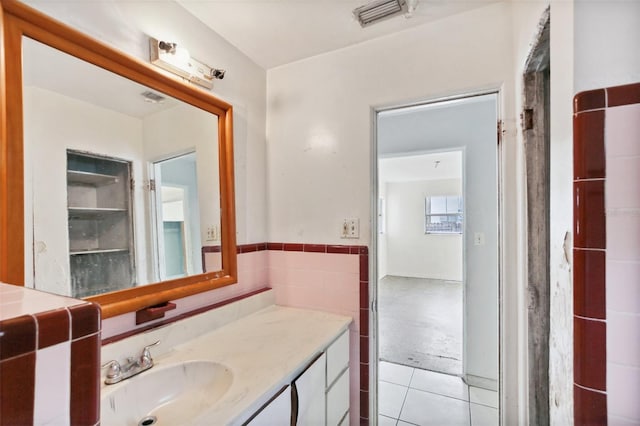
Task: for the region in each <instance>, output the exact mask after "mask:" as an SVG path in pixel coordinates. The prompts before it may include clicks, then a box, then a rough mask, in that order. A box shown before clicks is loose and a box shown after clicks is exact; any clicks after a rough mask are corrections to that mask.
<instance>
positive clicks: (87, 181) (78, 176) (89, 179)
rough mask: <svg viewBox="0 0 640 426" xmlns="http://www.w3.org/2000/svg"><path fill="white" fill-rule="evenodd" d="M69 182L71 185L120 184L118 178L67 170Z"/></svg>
mask: <svg viewBox="0 0 640 426" xmlns="http://www.w3.org/2000/svg"><path fill="white" fill-rule="evenodd" d="M67 182H68V183H69V184H80V185H92V186H103V185H111V184H113V183H118V176H113V175H105V174H102V173H93V172H83V171H79V170H67Z"/></svg>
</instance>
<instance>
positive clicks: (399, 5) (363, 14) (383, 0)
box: [353, 0, 415, 28]
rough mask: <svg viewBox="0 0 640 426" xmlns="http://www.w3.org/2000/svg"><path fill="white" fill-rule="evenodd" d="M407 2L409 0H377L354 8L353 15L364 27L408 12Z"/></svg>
mask: <svg viewBox="0 0 640 426" xmlns="http://www.w3.org/2000/svg"><path fill="white" fill-rule="evenodd" d="M407 3H408V1H407V0H376V1H373V2H370V3H367V4H365V5H363V6H360V7H358V8H356V9H354V11H353V15H354V16H355V18H356V19H357V20H358V22H359V23H360V26H361V27H363V28H364V27H366V26H368V25H371V24H375V23H376V22H379V21H382V20H384V19H387V18H391V17H393V16H396V15H400V14H402V13H408V11H409V8H408V5H407ZM412 3H415V2H412ZM414 9H415V7H414Z"/></svg>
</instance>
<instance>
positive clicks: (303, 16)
mask: <svg viewBox="0 0 640 426" xmlns="http://www.w3.org/2000/svg"><path fill="white" fill-rule="evenodd" d="M495 1H496V0H418V6H417V8H416V10H415V11H414V12H413V13H412V15H411V17H409V18H406V17H404V16H396V17H393V18H390V19H388V20H386V21H382V22H379V23H377V24H374V25H371V26H368V27H367V28H361V27H360V24H358V22H357V21H356V20H355V19H354V18H353V14H352V11H353V9H355V8H356V7H358V6H361V5H363V4H366V3H368V0H177V2H178V4H180V5H181V6H182V7H184V8H185V9H186V10H188V11H189V12H191V14H193V15H194V16H196V17H197V18H198V19H200V20H201V21H202V22H204V23H205V24H206V25H208V26H209V27H210V28H211V29H213V30H214V31H215V32H217V33H218V34H220V35H221V36H222V37H224V38H225V39H226V40H227V41H228V42H230V43H231V44H233V45H234V46H236V47H237V48H238V49H239V50H240V51H242V52H243V53H244V54H245V55H247V56H248V57H250V58H251V59H252V60H253V61H254V62H256V63H257V64H258V65H260V66H262V67H263V68H265V69H269V68H273V67H277V66H279V65H283V64H287V63H290V62H293V61H297V60H300V59H303V58H308V57H311V56H315V55H318V54H321V53H325V52H329V51H332V50H336V49H340V48H343V47H347V46H351V45H354V44H357V43H361V42H364V41H366V40H371V39H374V38H377V37H381V36H385V35H388V34H391V33H394V32H398V31H402V30H405V29H408V28H411V27H413V26H417V25H422V24H424V23H427V22H430V21H434V20H437V19H441V18H444V17H446V16H450V15H454V14H456V13H460V12H464V11H467V10H471V9H474V8H477V7H481V6H484V5H487V4H489V3H494V2H495Z"/></svg>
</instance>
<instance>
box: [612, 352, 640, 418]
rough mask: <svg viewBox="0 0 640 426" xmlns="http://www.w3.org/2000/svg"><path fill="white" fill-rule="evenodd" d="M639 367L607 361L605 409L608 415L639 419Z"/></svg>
mask: <svg viewBox="0 0 640 426" xmlns="http://www.w3.org/2000/svg"><path fill="white" fill-rule="evenodd" d="M638 395H640V368H637V367H635V368H634V367H626V366H622V365H619V364H614V363H607V405H608V407H607V409H608V412H609V415H610V416H618V417H622V418H625V419H630V420H634V421H640V404H638Z"/></svg>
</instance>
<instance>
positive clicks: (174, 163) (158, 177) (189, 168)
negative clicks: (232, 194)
mask: <svg viewBox="0 0 640 426" xmlns="http://www.w3.org/2000/svg"><path fill="white" fill-rule="evenodd" d="M153 176H154V190H153V191H152V195H153V197H154V207H155V208H154V210H155V216H156V218H155V219H156V220H155V228H156V229H155V235H156V252H157V253H158V258H157V270H158V275H159V279H160V280H166V279H172V278H179V277H184V276H187V275H193V274H198V273H202V257H201V255H200V247H201V242H200V208H199V204H198V180H197V170H196V154H195V152H191V153H188V154H184V155H180V156H177V157H172V158H169V159H165V160H161V161H156V162H154V163H153Z"/></svg>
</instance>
